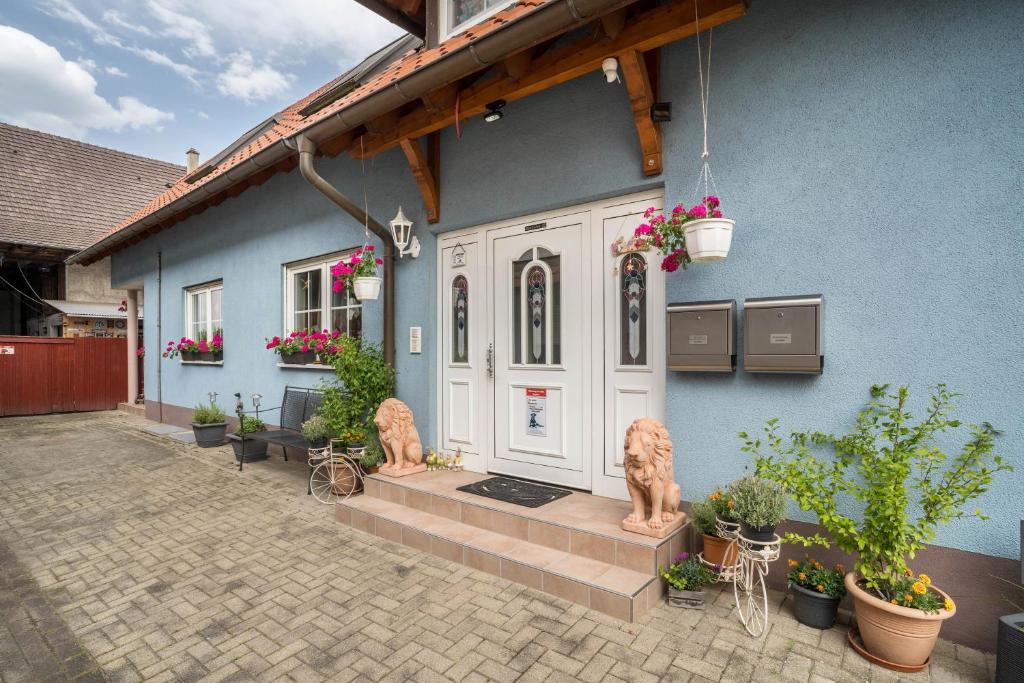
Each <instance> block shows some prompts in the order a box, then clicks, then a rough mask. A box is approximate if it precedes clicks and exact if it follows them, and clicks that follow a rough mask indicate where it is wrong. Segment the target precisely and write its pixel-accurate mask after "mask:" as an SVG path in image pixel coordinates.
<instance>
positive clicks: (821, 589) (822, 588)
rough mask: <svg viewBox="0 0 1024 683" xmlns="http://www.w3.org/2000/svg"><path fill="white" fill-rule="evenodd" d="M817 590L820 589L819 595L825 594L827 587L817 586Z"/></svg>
mask: <svg viewBox="0 0 1024 683" xmlns="http://www.w3.org/2000/svg"><path fill="white" fill-rule="evenodd" d="M815 588H817V589H818V592H819V593H824V592H825V587H824V586H822V585H821V584H820V583H819V584H818V585H817V586H815Z"/></svg>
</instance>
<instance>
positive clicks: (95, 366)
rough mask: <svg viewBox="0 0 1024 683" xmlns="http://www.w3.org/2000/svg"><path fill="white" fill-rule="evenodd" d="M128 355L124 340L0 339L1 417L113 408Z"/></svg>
mask: <svg viewBox="0 0 1024 683" xmlns="http://www.w3.org/2000/svg"><path fill="white" fill-rule="evenodd" d="M127 352H128V351H127V341H126V340H124V339H104V338H94V337H79V338H75V339H53V338H47V337H0V417H6V416H10V415H41V414H44V413H70V412H76V411H85V410H114V409H116V408H117V404H118V403H120V402H123V401H125V400H127V398H128V390H127V384H128V368H127V363H126V362H125V356H126V354H127Z"/></svg>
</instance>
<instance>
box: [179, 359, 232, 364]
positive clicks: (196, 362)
mask: <svg viewBox="0 0 1024 683" xmlns="http://www.w3.org/2000/svg"><path fill="white" fill-rule="evenodd" d="M181 364H182V365H224V361H222V360H183V361H181Z"/></svg>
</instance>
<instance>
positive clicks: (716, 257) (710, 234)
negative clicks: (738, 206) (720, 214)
mask: <svg viewBox="0 0 1024 683" xmlns="http://www.w3.org/2000/svg"><path fill="white" fill-rule="evenodd" d="M735 225H736V221H733V220H730V219H728V218H701V219H699V220H695V221H690V222H688V223H687V224H686V226H685V227H684V229H683V236H684V237H685V238H686V251H687V253H689V254H690V259H691V260H692V261H693V262H694V263H711V262H712V261H724V260H725V257H726V256H728V255H729V247H730V246H731V245H732V229H733V227H734V226H735Z"/></svg>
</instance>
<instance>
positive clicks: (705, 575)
mask: <svg viewBox="0 0 1024 683" xmlns="http://www.w3.org/2000/svg"><path fill="white" fill-rule="evenodd" d="M658 573H659V574H661V576H662V578H664V579H665V580H666V581H668V585H670V586H672V587H673V588H675V589H676V590H681V591H699V590H700V589H701V588H703V587H704V586H706V585H708V584H710V583H714V582H715V581H717V580H718V574H717V573H716V572H715V571H714V570H713V569H712V568H711V567H709V566H707V565H706V564H704V563H703V562H701V561H700V559H699V558H697V557H690V553H686V552H683V553H679V554H678V555H676V556H675V557H673V558H672V564H670V565H669V566H668V567H667V568H660V567H659V568H658Z"/></svg>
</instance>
